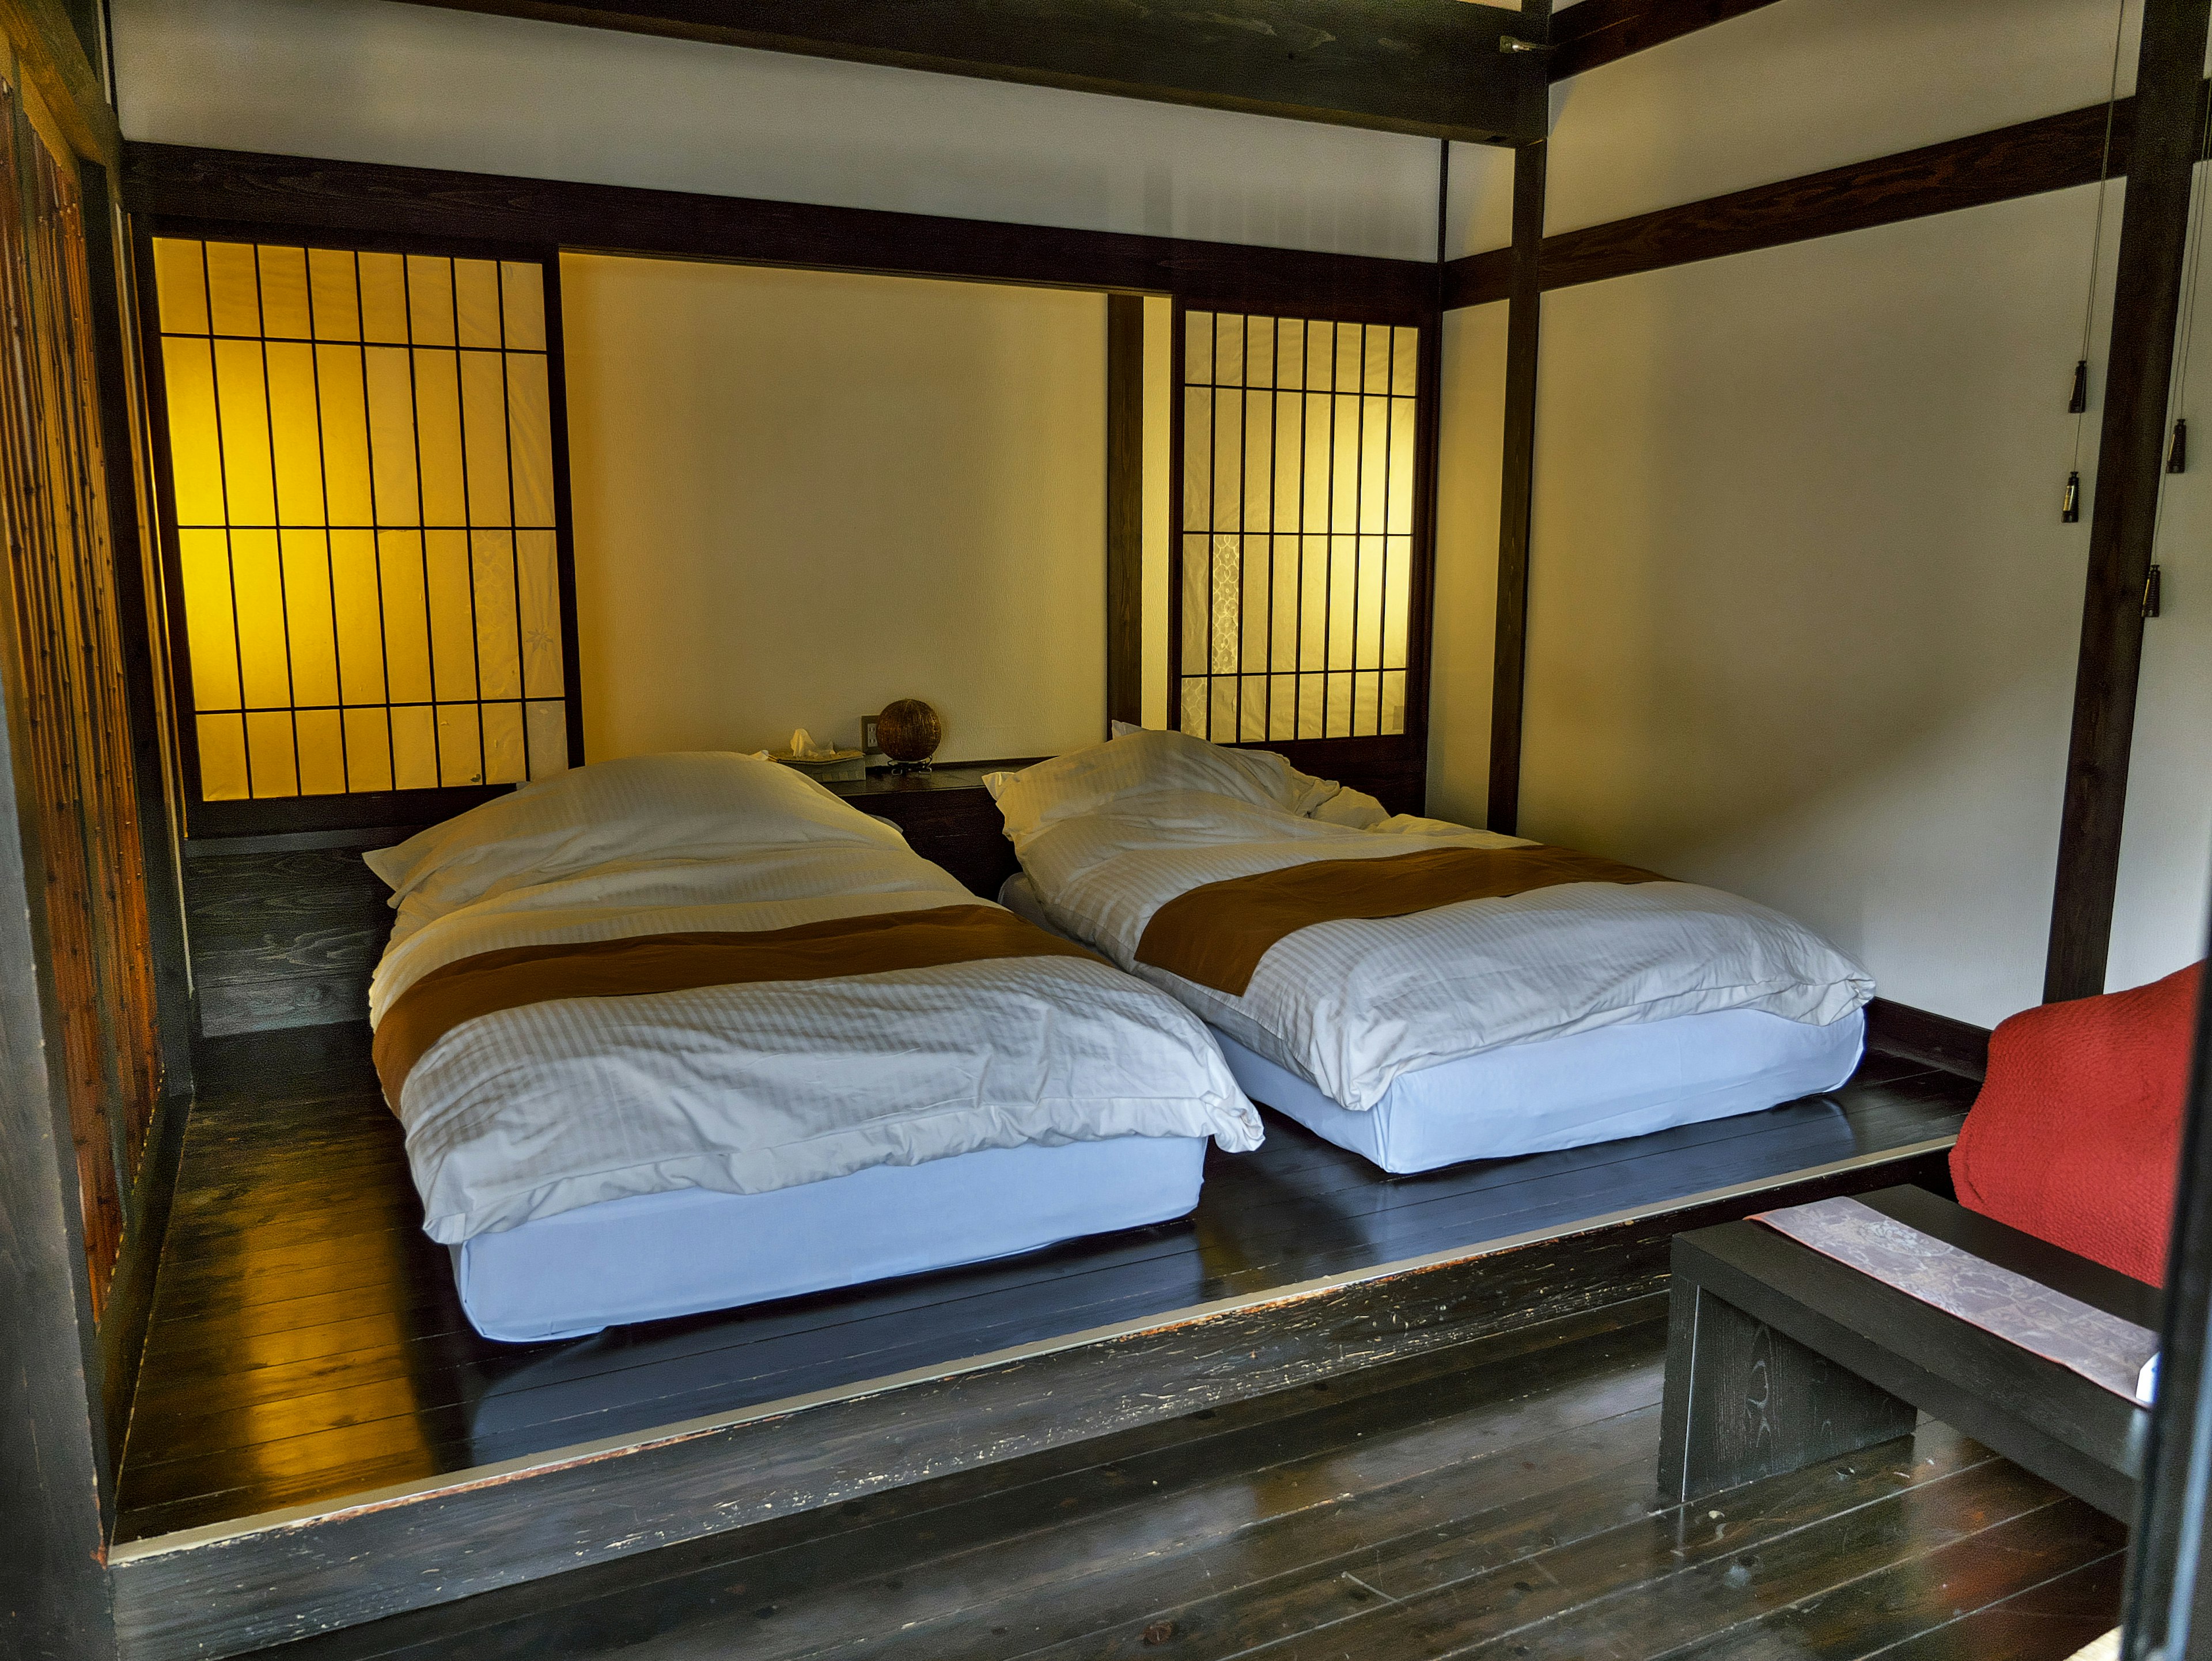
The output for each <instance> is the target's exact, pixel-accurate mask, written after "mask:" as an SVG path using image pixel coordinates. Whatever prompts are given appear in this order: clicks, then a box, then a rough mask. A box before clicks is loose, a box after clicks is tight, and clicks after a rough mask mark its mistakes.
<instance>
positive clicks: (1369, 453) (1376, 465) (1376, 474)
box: [1359, 398, 1402, 532]
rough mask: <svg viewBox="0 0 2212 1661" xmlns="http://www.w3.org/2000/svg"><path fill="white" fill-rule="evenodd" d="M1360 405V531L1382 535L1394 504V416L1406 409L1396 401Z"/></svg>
mask: <svg viewBox="0 0 2212 1661" xmlns="http://www.w3.org/2000/svg"><path fill="white" fill-rule="evenodd" d="M1359 406H1360V407H1359V528H1360V529H1361V530H1363V531H1376V532H1379V531H1381V530H1382V529H1383V514H1384V512H1385V510H1386V509H1387V508H1389V502H1390V498H1389V490H1390V434H1391V429H1392V428H1394V427H1395V425H1396V424H1397V423H1396V422H1395V420H1394V419H1393V413H1394V411H1396V410H1397V409H1399V408H1401V407H1402V406H1401V405H1399V403H1398V400H1397V399H1394V398H1363V399H1360V400H1359Z"/></svg>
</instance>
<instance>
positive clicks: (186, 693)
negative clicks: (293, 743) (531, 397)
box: [134, 215, 584, 837]
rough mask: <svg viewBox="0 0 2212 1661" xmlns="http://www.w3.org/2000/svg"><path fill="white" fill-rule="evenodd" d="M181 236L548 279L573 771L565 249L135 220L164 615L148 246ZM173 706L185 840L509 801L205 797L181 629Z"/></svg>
mask: <svg viewBox="0 0 2212 1661" xmlns="http://www.w3.org/2000/svg"><path fill="white" fill-rule="evenodd" d="M167 236H173V237H183V238H190V239H195V240H208V241H223V242H256V243H267V244H270V245H278V246H286V247H310V248H333V249H341V250H347V251H352V252H363V253H372V252H373V253H398V254H430V255H435V256H439V257H441V258H443V257H449V256H450V257H453V258H459V259H503V260H513V261H522V262H528V263H530V264H532V265H538V267H539V268H540V269H541V270H542V271H544V282H545V345H546V382H547V392H548V416H549V418H550V423H551V428H552V444H553V501H554V518H555V528H554V549H555V557H556V564H557V569H558V573H559V579H560V596H561V654H562V701H563V703H564V704H565V706H566V708H567V712H568V764H569V765H570V766H572V767H573V766H577V765H579V764H581V763H582V761H583V759H584V716H583V697H582V690H581V687H580V684H579V676H578V672H577V670H578V656H577V642H576V632H577V631H576V566H575V543H574V531H573V529H572V527H571V525H570V523H569V520H570V517H571V513H570V503H569V496H568V377H567V370H566V366H565V362H564V359H563V356H562V350H561V346H562V331H561V250H560V249H558V248H557V247H548V246H544V244H542V243H541V244H528V243H520V244H518V243H507V242H495V241H484V240H471V239H467V238H461V237H452V236H440V235H416V234H408V233H405V232H385V233H377V234H362V233H361V232H358V231H352V230H336V229H331V230H324V229H317V228H313V227H308V226H301V225H297V224H276V223H255V222H239V221H234V220H203V219H191V218H184V217H177V216H164V215H150V216H140V217H139V219H138V220H137V223H136V225H135V227H134V240H135V251H136V253H137V260H136V265H137V279H138V289H139V293H138V316H139V334H140V344H141V350H142V353H143V360H144V362H145V367H146V384H147V419H148V422H149V426H150V429H151V431H152V439H153V447H154V454H155V464H156V468H157V476H158V479H159V482H160V484H161V487H162V488H161V490H160V492H159V495H160V507H159V510H158V520H159V526H160V531H161V568H162V580H163V582H164V585H165V587H166V591H167V606H168V611H169V615H170V616H171V618H182V617H183V616H184V615H185V610H184V605H185V600H184V578H183V565H182V561H181V558H180V556H179V537H178V531H177V515H176V508H175V502H174V492H173V490H171V489H169V488H168V482H169V479H170V476H171V475H170V469H171V466H172V465H173V464H172V461H171V458H170V453H169V421H168V399H167V386H166V385H165V383H164V381H163V379H162V360H161V314H160V307H159V301H158V297H157V296H156V295H155V293H154V275H153V271H154V259H153V240H154V238H155V237H167ZM169 675H170V700H171V707H172V708H173V709H174V710H175V712H176V717H175V721H174V723H173V727H174V733H175V742H176V755H177V766H178V770H179V774H180V775H181V778H180V781H179V784H180V793H181V796H182V800H183V802H184V808H185V833H186V834H187V835H188V836H191V837H228V836H254V835H268V834H272V833H276V832H282V831H337V830H354V829H361V828H366V827H369V826H384V825H421V824H436V823H437V822H438V821H440V820H441V819H446V818H452V817H453V815H454V814H456V813H459V812H465V811H466V810H467V809H469V808H471V807H474V806H477V805H478V804H479V803H482V802H486V801H490V800H494V799H495V798H497V797H499V796H503V795H506V794H508V793H509V792H510V791H511V790H513V788H514V787H513V785H511V784H485V785H459V786H446V787H442V788H427V789H415V790H376V791H356V792H351V793H349V794H341V795H299V796H280V797H263V798H258V799H254V800H245V801H209V800H206V799H205V797H204V795H203V794H202V792H201V785H200V770H199V733H198V729H197V723H196V722H195V721H193V719H192V709H193V704H192V695H191V685H192V682H191V642H190V641H189V640H188V639H187V638H186V636H185V631H184V630H183V629H182V628H181V627H177V628H174V629H173V630H172V633H171V637H170V641H169Z"/></svg>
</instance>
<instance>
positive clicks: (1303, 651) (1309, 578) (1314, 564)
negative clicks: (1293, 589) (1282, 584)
mask: <svg viewBox="0 0 2212 1661" xmlns="http://www.w3.org/2000/svg"><path fill="white" fill-rule="evenodd" d="M1299 545H1300V546H1301V548H1302V549H1303V552H1302V553H1301V554H1300V556H1299V557H1300V560H1301V562H1302V567H1303V571H1304V575H1303V576H1302V578H1301V580H1300V582H1299V588H1298V596H1299V611H1300V619H1301V620H1300V624H1299V632H1298V666H1299V667H1300V668H1302V669H1318V668H1320V667H1322V662H1323V660H1324V659H1325V658H1326V657H1327V655H1328V538H1327V537H1301V538H1299ZM1305 736H1307V737H1309V738H1311V737H1316V736H1318V734H1316V733H1306V734H1305Z"/></svg>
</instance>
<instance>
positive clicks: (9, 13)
mask: <svg viewBox="0 0 2212 1661" xmlns="http://www.w3.org/2000/svg"><path fill="white" fill-rule="evenodd" d="M0 33H5V34H6V35H7V37H8V40H9V42H10V43H12V44H13V45H14V46H15V64H16V68H17V70H19V71H20V72H21V75H22V77H23V79H25V80H26V81H27V82H30V83H31V85H32V86H33V87H34V88H37V90H38V94H39V98H40V101H41V102H42V103H44V104H45V105H46V109H47V111H48V113H50V114H52V117H53V119H54V122H55V125H58V126H59V127H60V129H61V131H62V137H64V138H65V139H67V140H68V141H69V145H70V149H73V150H75V151H76V153H77V154H78V155H82V156H84V157H86V158H87V159H88V160H90V161H94V162H96V163H98V164H99V165H100V167H114V166H115V165H116V162H117V161H118V157H119V156H120V155H121V153H122V149H123V135H122V131H121V130H120V129H119V128H118V127H117V126H116V125H115V111H114V110H113V108H112V107H111V106H109V104H108V101H107V93H106V88H103V87H102V86H101V85H100V76H99V73H98V72H97V71H96V70H94V68H93V66H92V60H91V59H90V58H87V57H86V56H85V51H84V43H83V41H82V39H81V38H80V37H79V35H78V33H77V30H76V22H75V21H74V20H73V19H72V18H71V17H70V14H69V11H68V9H67V8H65V7H64V5H62V3H61V0H0Z"/></svg>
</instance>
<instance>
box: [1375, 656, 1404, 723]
mask: <svg viewBox="0 0 2212 1661" xmlns="http://www.w3.org/2000/svg"><path fill="white" fill-rule="evenodd" d="M1381 730H1382V731H1383V733H1385V734H1388V735H1395V734H1396V733H1402V732H1404V731H1405V730H1406V672H1405V671H1404V670H1403V669H1386V670H1384V671H1383V714H1382V725H1381Z"/></svg>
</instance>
